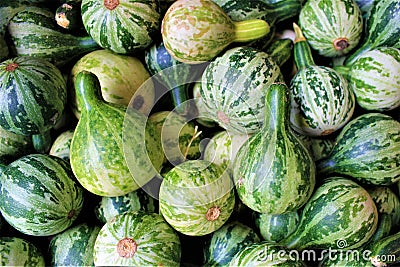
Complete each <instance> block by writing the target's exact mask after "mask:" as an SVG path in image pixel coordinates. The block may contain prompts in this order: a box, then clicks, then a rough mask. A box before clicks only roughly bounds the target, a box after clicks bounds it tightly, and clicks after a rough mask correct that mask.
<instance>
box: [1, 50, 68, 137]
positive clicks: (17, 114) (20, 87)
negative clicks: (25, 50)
mask: <svg viewBox="0 0 400 267" xmlns="http://www.w3.org/2000/svg"><path fill="white" fill-rule="evenodd" d="M0 89H1V90H0V126H1V127H3V128H4V129H5V130H9V131H12V132H14V133H17V134H22V135H35V134H39V133H43V132H46V131H48V130H50V129H51V128H52V127H53V126H54V125H55V124H56V122H57V120H58V119H59V118H60V117H61V115H62V113H63V110H64V108H65V105H66V102H67V89H66V82H65V80H64V78H63V76H62V74H61V72H60V70H59V69H58V68H56V67H55V66H54V65H53V64H51V63H49V62H48V61H45V60H44V59H39V58H32V57H15V58H11V59H7V60H5V61H3V62H2V63H0ZM9 103H12V105H10V104H9Z"/></svg>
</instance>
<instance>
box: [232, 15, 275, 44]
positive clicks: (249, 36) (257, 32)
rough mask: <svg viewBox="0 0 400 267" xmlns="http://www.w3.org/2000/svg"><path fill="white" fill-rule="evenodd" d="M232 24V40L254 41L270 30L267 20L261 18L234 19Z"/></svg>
mask: <svg viewBox="0 0 400 267" xmlns="http://www.w3.org/2000/svg"><path fill="white" fill-rule="evenodd" d="M233 25H234V27H235V37H234V40H233V41H234V42H249V41H254V40H257V39H260V38H261V37H264V36H265V35H267V34H268V33H269V32H270V30H271V28H270V25H269V24H268V22H266V21H264V20H262V19H249V20H244V21H234V22H233Z"/></svg>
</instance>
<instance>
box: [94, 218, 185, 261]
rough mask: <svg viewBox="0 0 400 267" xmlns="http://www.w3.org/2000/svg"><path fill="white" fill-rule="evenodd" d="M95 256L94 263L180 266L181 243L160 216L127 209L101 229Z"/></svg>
mask: <svg viewBox="0 0 400 267" xmlns="http://www.w3.org/2000/svg"><path fill="white" fill-rule="evenodd" d="M93 258H94V264H95V266H179V263H180V259H181V244H180V240H179V237H178V235H177V233H176V232H175V231H174V229H173V228H172V227H171V226H170V225H168V224H167V223H166V222H165V221H164V220H163V218H162V216H161V215H159V214H156V213H145V212H126V213H124V214H121V215H118V216H116V217H115V220H113V221H109V222H107V223H106V224H105V225H104V226H103V227H102V228H101V230H100V232H99V234H98V236H97V238H96V241H95V244H94V253H93Z"/></svg>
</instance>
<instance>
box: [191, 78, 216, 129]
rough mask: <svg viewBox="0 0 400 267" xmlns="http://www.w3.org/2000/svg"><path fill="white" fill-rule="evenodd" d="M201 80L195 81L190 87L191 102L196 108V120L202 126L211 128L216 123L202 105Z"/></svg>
mask: <svg viewBox="0 0 400 267" xmlns="http://www.w3.org/2000/svg"><path fill="white" fill-rule="evenodd" d="M200 88H201V82H195V83H194V85H193V87H192V95H193V100H192V101H193V103H194V107H195V108H196V110H197V118H196V121H197V122H198V123H199V124H201V125H202V126H204V127H207V128H213V127H215V126H216V125H217V124H216V122H215V121H214V120H213V119H212V117H211V116H210V115H208V113H207V109H206V108H205V106H204V103H203V99H202V97H201V94H200Z"/></svg>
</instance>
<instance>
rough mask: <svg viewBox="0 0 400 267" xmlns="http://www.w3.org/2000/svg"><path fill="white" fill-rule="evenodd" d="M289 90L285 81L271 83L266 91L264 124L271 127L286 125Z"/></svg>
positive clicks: (276, 127)
mask: <svg viewBox="0 0 400 267" xmlns="http://www.w3.org/2000/svg"><path fill="white" fill-rule="evenodd" d="M288 94H289V90H288V88H287V85H286V84H285V83H273V84H272V85H271V86H270V87H269V88H268V91H267V95H266V97H265V107H266V108H267V110H266V112H265V114H266V115H265V119H264V125H265V126H266V127H270V128H271V129H274V130H276V129H278V128H281V127H286V125H287V124H286V121H285V120H286V118H287V116H288V115H289V114H288V112H289V109H288V101H289V95H288Z"/></svg>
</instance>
